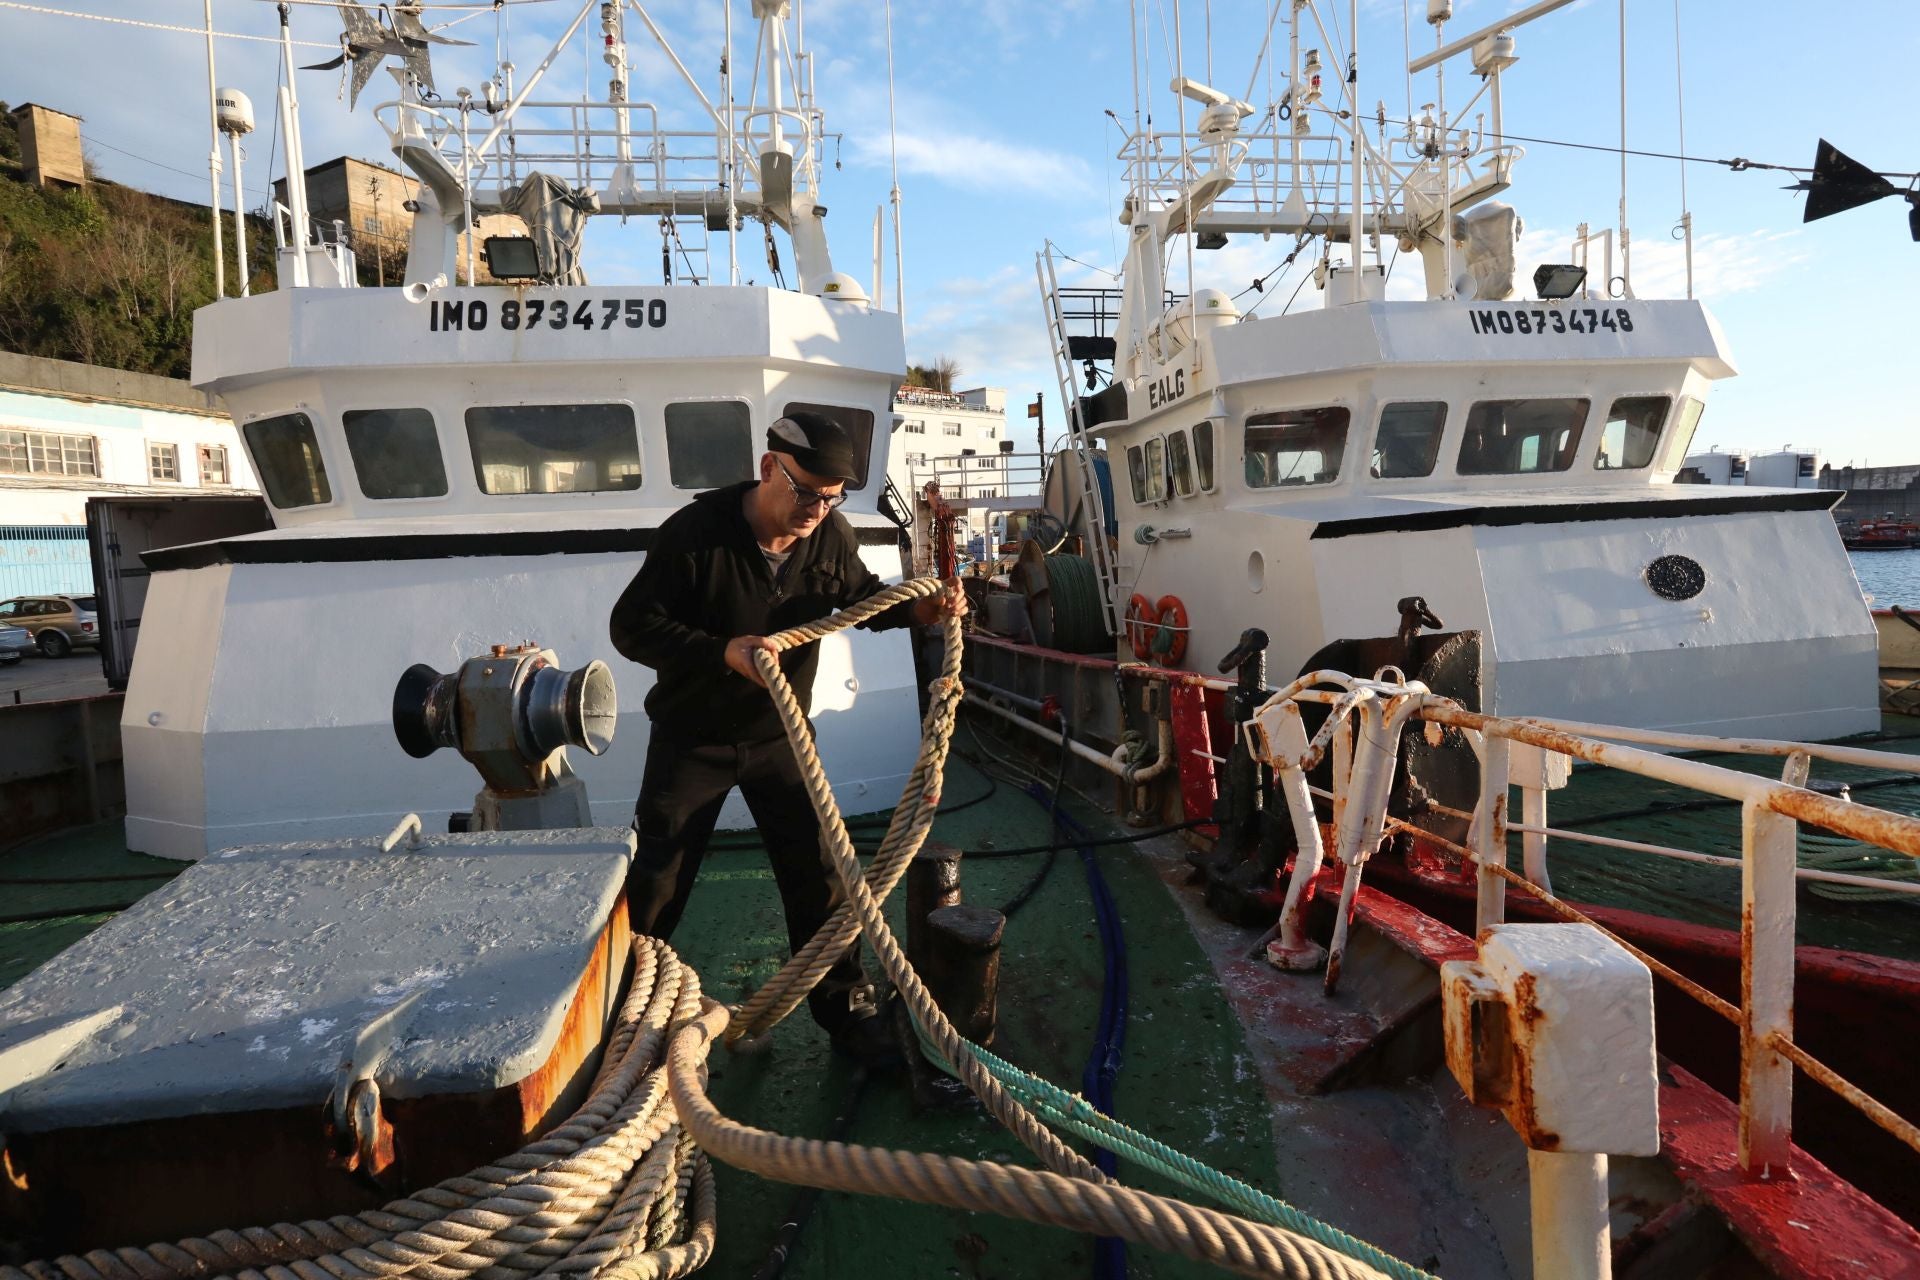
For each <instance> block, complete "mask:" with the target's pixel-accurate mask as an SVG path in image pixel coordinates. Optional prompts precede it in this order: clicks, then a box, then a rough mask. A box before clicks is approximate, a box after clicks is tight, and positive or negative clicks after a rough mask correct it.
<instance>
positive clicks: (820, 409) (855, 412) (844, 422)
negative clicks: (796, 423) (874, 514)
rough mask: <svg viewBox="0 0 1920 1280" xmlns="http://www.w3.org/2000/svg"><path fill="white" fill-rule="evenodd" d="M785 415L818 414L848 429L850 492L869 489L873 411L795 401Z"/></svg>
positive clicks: (848, 485) (785, 411)
mask: <svg viewBox="0 0 1920 1280" xmlns="http://www.w3.org/2000/svg"><path fill="white" fill-rule="evenodd" d="M783 412H784V413H789V414H792V413H817V414H819V415H820V416H821V417H823V418H832V419H833V420H834V421H835V422H837V423H839V424H840V425H841V426H842V427H843V428H845V429H846V433H847V434H848V435H849V436H851V437H852V438H853V479H851V480H849V481H847V489H848V491H849V492H851V491H853V490H855V489H864V488H866V487H867V460H868V458H869V457H870V456H871V454H872V451H873V411H872V410H871V409H854V408H849V407H848V406H846V405H843V404H808V403H806V402H805V401H801V400H795V401H793V402H791V403H790V404H788V405H787V407H786V409H785V410H783Z"/></svg>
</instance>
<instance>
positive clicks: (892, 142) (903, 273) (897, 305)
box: [873, 0, 907, 331]
mask: <svg viewBox="0 0 1920 1280" xmlns="http://www.w3.org/2000/svg"><path fill="white" fill-rule="evenodd" d="M898 133H899V130H898V125H897V122H896V121H895V118H894V112H893V0H887V154H888V156H889V158H890V162H891V164H892V166H893V190H892V192H891V193H890V194H889V195H888V197H887V198H888V199H889V200H890V201H891V202H892V204H893V310H894V314H895V315H897V316H899V317H900V328H901V329H902V330H903V331H904V330H905V329H906V327H907V269H906V263H905V259H904V257H903V256H902V254H903V251H902V249H901V247H900V143H899V136H898ZM879 274H880V273H879V272H878V271H875V272H874V275H875V277H876V278H877V277H878V276H879ZM873 302H874V305H875V306H878V305H880V290H879V289H878V288H875V289H874V291H873Z"/></svg>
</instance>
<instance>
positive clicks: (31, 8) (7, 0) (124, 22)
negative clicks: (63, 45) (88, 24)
mask: <svg viewBox="0 0 1920 1280" xmlns="http://www.w3.org/2000/svg"><path fill="white" fill-rule="evenodd" d="M314 2H315V0H293V3H314ZM522 3H525V0H522ZM327 7H328V8H332V7H333V6H332V4H331V3H330V2H329V4H328V5H327ZM0 9H19V10H20V11H21V12H23V13H46V14H52V15H53V16H54V17H57V18H86V19H89V20H91V21H93V22H111V23H113V24H114V25H115V26H121V27H145V28H146V29H147V30H149V31H177V32H179V33H181V34H182V35H189V36H199V37H200V38H201V39H203V40H204V39H205V38H206V35H207V29H206V28H205V27H181V26H176V25H174V24H173V23H170V22H145V21H142V20H141V19H139V18H114V17H109V16H108V15H106V14H104V13H76V12H75V11H74V10H72V9H50V8H47V7H46V6H45V5H38V4H22V3H21V2H20V0H0ZM213 34H214V35H215V36H216V37H217V38H219V39H222V40H257V41H259V42H260V43H262V44H279V43H280V37H279V36H255V35H242V34H241V33H239V32H237V31H216V32H214V33H213ZM294 43H295V44H296V45H300V46H303V47H305V48H308V49H338V48H339V47H340V45H339V43H338V42H337V41H336V42H333V43H330V44H322V43H320V42H319V41H317V40H295V41H294ZM193 176H194V177H196V178H198V177H204V176H205V175H203V174H198V173H196V174H194V175H193Z"/></svg>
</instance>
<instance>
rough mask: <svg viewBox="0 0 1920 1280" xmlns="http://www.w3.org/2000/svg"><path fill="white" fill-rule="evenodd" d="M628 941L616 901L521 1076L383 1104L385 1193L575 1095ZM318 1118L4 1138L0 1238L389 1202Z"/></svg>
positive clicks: (320, 1213) (565, 1109) (466, 1158)
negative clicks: (334, 1150) (557, 1022)
mask: <svg viewBox="0 0 1920 1280" xmlns="http://www.w3.org/2000/svg"><path fill="white" fill-rule="evenodd" d="M632 945H633V933H632V929H631V926H630V925H629V924H628V920H627V906H626V899H625V896H624V895H622V896H621V897H620V898H619V899H618V900H617V901H616V902H615V904H614V907H613V911H612V913H611V916H610V918H609V919H608V921H607V923H606V925H605V926H603V927H602V929H601V931H600V935H599V937H598V939H597V941H596V943H595V946H594V949H593V952H592V955H591V956H590V957H589V958H588V960H587V963H586V965H585V966H584V967H583V971H582V974H581V978H580V982H579V984H578V985H577V986H576V988H575V990H574V995H573V999H572V1002H571V1003H570V1005H569V1007H568V1010H567V1016H566V1019H565V1022H564V1024H563V1026H562V1028H561V1031H560V1036H559V1038H558V1040H557V1041H556V1042H555V1044H554V1047H553V1050H552V1052H551V1053H550V1054H549V1055H548V1057H547V1059H546V1061H545V1062H543V1063H542V1064H541V1065H540V1066H539V1067H537V1068H536V1069H535V1070H534V1071H532V1072H531V1073H530V1074H528V1075H527V1077H526V1078H525V1079H523V1080H521V1081H519V1082H518V1083H516V1084H511V1085H506V1086H503V1087H502V1088H499V1089H495V1090H491V1091H488V1092H485V1093H470V1094H455V1095H440V1096H437V1097H424V1098H405V1099H396V1098H385V1099H382V1103H381V1113H382V1117H383V1120H384V1121H385V1123H384V1124H383V1125H381V1126H380V1127H381V1128H382V1129H387V1128H388V1126H391V1129H390V1133H391V1138H392V1144H393V1145H392V1155H391V1157H390V1158H391V1160H392V1170H393V1177H394V1183H395V1185H398V1186H400V1187H402V1188H415V1187H422V1186H427V1185H430V1184H432V1183H434V1182H438V1181H440V1180H441V1179H443V1178H447V1177H451V1176H453V1175H455V1174H458V1173H462V1172H465V1171H466V1170H468V1169H471V1168H474V1167H475V1166H477V1165H481V1164H485V1163H487V1162H488V1161H490V1160H493V1159H495V1158H497V1157H498V1156H499V1155H500V1153H501V1152H503V1151H511V1150H514V1149H515V1148H517V1147H520V1146H522V1145H524V1144H525V1143H526V1141H527V1140H528V1139H529V1138H531V1137H533V1136H535V1135H536V1134H539V1133H544V1132H545V1131H547V1130H548V1129H550V1128H552V1127H553V1126H554V1125H555V1124H557V1123H558V1122H559V1121H560V1120H562V1119H564V1118H565V1117H566V1115H568V1114H569V1113H570V1112H571V1111H572V1109H573V1108H574V1107H576V1106H578V1104H579V1103H580V1101H582V1100H584V1098H585V1096H586V1091H587V1089H588V1087H589V1086H590V1085H591V1083H592V1079H593V1072H594V1069H595V1067H596V1066H597V1065H598V1060H599V1055H600V1050H601V1048H602V1045H603V1041H604V1038H605V1027H606V1024H607V1022H608V1021H609V1019H610V1017H611V1015H612V1013H613V1011H614V1009H615V1007H616V1006H617V1003H618V1000H619V996H620V994H621V988H622V986H623V985H624V984H625V981H626V971H627V968H628V961H629V958H630V956H631V953H632ZM318 1111H319V1108H318V1107H317V1106H316V1105H313V1104H308V1105H304V1106H298V1107H287V1108H282V1109H279V1110H273V1111H253V1112H239V1113H229V1114H212V1115H198V1116H183V1117H171V1118H167V1119H161V1120H151V1121H145V1122H142V1123H137V1124H125V1125H103V1126H98V1127H84V1128H70V1129H64V1130H59V1131H56V1132H52V1133H36V1134H12V1135H9V1136H8V1141H7V1145H6V1148H5V1150H4V1152H3V1153H0V1155H3V1157H4V1160H5V1166H4V1173H5V1178H4V1180H0V1231H6V1230H8V1229H11V1231H12V1232H13V1233H14V1234H16V1235H19V1236H21V1237H22V1238H25V1237H26V1236H27V1235H29V1234H31V1236H32V1237H33V1239H34V1241H35V1243H36V1245H38V1246H40V1247H42V1248H43V1249H44V1250H46V1251H84V1250H87V1249H91V1248H104V1247H108V1246H112V1245H116V1244H123V1243H125V1242H126V1241H127V1240H128V1239H146V1240H172V1239H177V1238H180V1237H182V1236H190V1235H204V1234H206V1233H207V1232H209V1231H213V1230H217V1229H219V1228H221V1227H223V1226H226V1225H228V1224H231V1223H233V1222H276V1221H280V1220H283V1219H290V1220H296V1221H297V1220H300V1219H303V1218H319V1217H327V1216H330V1215H333V1214H338V1213H357V1212H359V1211H360V1210H363V1209H370V1208H375V1207H377V1206H379V1205H380V1204H382V1203H384V1202H385V1201H386V1200H388V1199H390V1198H391V1196H390V1193H388V1192H387V1191H384V1190H381V1189H379V1188H378V1187H376V1186H375V1185H374V1184H372V1183H370V1182H366V1181H362V1180H360V1179H359V1178H358V1177H357V1176H356V1175H354V1174H351V1173H349V1172H348V1171H347V1170H346V1169H345V1168H343V1167H341V1165H340V1164H339V1163H338V1162H335V1161H330V1160H329V1156H330V1154H331V1151H330V1145H329V1140H328V1138H327V1135H326V1134H325V1133H324V1132H323V1128H322V1125H321V1123H320V1116H319V1114H318ZM235 1152H243V1153H245V1159H244V1161H236V1160H235V1158H234V1153H235ZM102 1188H110V1189H111V1192H110V1193H103V1192H102V1191H101V1189H102ZM292 1256H293V1255H291V1254H290V1255H289V1259H290V1258H291V1257H292Z"/></svg>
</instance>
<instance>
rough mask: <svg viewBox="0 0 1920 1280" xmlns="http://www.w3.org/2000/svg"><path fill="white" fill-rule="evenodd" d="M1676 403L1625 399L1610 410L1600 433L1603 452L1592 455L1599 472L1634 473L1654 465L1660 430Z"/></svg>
mask: <svg viewBox="0 0 1920 1280" xmlns="http://www.w3.org/2000/svg"><path fill="white" fill-rule="evenodd" d="M1672 404H1673V401H1672V400H1671V399H1669V398H1668V397H1666V396H1622V397H1621V398H1620V399H1618V400H1615V401H1614V402H1613V407H1612V408H1611V409H1609V410H1607V425H1606V426H1604V427H1602V428H1601V429H1600V448H1599V449H1598V450H1597V451H1595V453H1594V455H1593V465H1594V469H1595V470H1597V471H1633V470H1637V469H1639V468H1641V467H1644V466H1646V465H1647V464H1648V463H1650V462H1652V461H1653V451H1654V449H1655V447H1656V446H1658V445H1659V443H1660V428H1661V427H1663V426H1665V425H1666V422H1667V409H1668V408H1669V407H1670V406H1671V405H1672Z"/></svg>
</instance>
